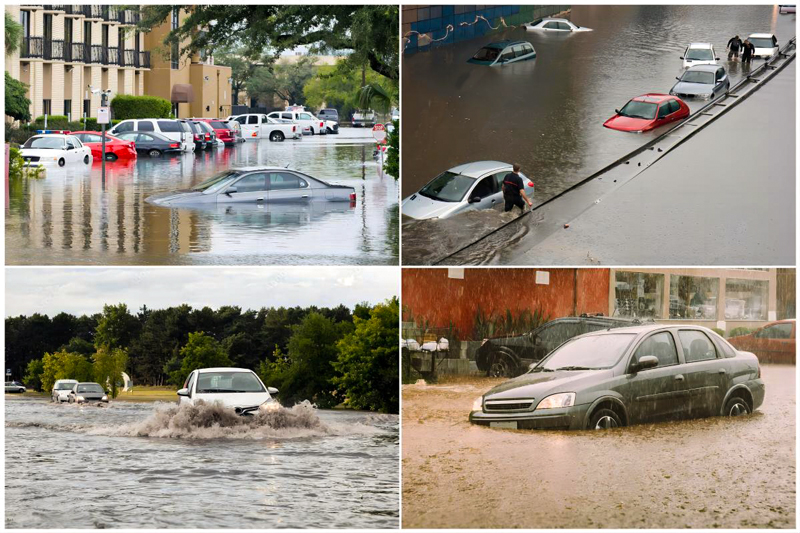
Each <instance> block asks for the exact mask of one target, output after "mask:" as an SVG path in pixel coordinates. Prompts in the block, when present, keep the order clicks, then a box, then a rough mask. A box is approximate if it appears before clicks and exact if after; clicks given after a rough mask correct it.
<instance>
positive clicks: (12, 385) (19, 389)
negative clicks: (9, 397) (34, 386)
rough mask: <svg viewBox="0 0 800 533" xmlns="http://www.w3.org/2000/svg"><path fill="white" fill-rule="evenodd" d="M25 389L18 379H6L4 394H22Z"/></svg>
mask: <svg viewBox="0 0 800 533" xmlns="http://www.w3.org/2000/svg"><path fill="white" fill-rule="evenodd" d="M26 390H27V389H26V388H25V385H23V384H22V383H20V382H18V381H6V394H22V393H23V392H25V391H26Z"/></svg>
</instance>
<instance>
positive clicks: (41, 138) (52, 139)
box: [19, 133, 93, 167]
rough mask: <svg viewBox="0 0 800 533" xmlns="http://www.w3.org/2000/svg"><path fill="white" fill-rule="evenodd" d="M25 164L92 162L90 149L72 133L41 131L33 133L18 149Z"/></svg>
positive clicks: (63, 164) (45, 164)
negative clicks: (38, 133) (41, 132)
mask: <svg viewBox="0 0 800 533" xmlns="http://www.w3.org/2000/svg"><path fill="white" fill-rule="evenodd" d="M19 153H20V155H21V156H22V159H24V160H25V166H35V167H36V166H39V165H43V166H45V167H48V166H56V165H58V166H59V167H63V166H66V165H68V164H76V163H83V164H85V165H90V164H92V160H93V158H92V150H91V148H89V147H88V146H84V145H83V143H82V142H81V141H80V139H78V138H77V137H75V136H74V135H64V134H60V133H43V134H41V135H34V136H33V137H31V138H30V139H28V140H27V141H25V144H23V145H22V147H21V148H20V150H19Z"/></svg>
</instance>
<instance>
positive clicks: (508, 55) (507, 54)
mask: <svg viewBox="0 0 800 533" xmlns="http://www.w3.org/2000/svg"><path fill="white" fill-rule="evenodd" d="M513 62H514V50H513V48H511V47H508V48H506V49H505V50H503V53H502V54H500V57H499V58H498V59H497V63H498V64H501V65H503V64H506V63H513Z"/></svg>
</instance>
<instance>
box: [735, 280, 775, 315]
mask: <svg viewBox="0 0 800 533" xmlns="http://www.w3.org/2000/svg"><path fill="white" fill-rule="evenodd" d="M767 283H768V282H767V281H759V280H751V279H727V280H725V319H726V320H766V319H767V298H768V296H767V294H768V292H767V290H768V289H767Z"/></svg>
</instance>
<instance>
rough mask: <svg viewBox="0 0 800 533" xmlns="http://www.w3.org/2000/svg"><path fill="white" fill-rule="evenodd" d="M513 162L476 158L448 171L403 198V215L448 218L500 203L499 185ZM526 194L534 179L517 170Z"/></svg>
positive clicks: (529, 190) (530, 188)
mask: <svg viewBox="0 0 800 533" xmlns="http://www.w3.org/2000/svg"><path fill="white" fill-rule="evenodd" d="M512 171H513V167H512V165H510V164H508V163H503V162H500V161H476V162H474V163H466V164H463V165H458V166H456V167H453V168H451V169H450V170H447V171H445V172H443V173H441V174H439V175H438V176H436V177H435V178H433V180H431V181H430V182H428V184H427V185H425V186H424V187H423V188H421V189H420V190H419V191H417V192H415V193H414V194H412V195H411V196H409V197H408V198H406V199H405V200H403V204H402V207H401V210H402V213H403V214H404V215H405V216H408V217H411V218H418V219H427V218H447V217H450V216H453V215H455V214H458V213H462V212H464V211H469V210H473V209H490V208H492V207H493V206H495V205H500V204H502V203H503V191H502V185H503V180H505V177H506V175H508V174H510V173H511V172H512ZM520 177H521V178H522V182H523V184H524V185H525V194H526V195H527V196H528V198H530V199H531V200H533V192H534V186H533V182H532V181H531V180H529V179H528V178H527V177H525V175H524V174H522V173H520Z"/></svg>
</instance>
